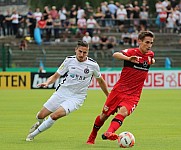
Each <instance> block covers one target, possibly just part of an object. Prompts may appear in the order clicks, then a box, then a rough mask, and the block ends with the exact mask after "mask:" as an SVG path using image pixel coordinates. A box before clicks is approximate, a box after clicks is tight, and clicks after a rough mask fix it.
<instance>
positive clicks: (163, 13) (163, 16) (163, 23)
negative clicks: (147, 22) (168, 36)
mask: <svg viewBox="0 0 181 150" xmlns="http://www.w3.org/2000/svg"><path fill="white" fill-rule="evenodd" d="M159 18H160V33H163V32H165V29H166V21H167V12H166V8H164V7H162V11H161V12H160V13H159Z"/></svg>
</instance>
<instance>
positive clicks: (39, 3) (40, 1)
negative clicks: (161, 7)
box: [29, 0, 157, 13]
mask: <svg viewBox="0 0 181 150" xmlns="http://www.w3.org/2000/svg"><path fill="white" fill-rule="evenodd" d="M104 1H107V2H109V1H110V0H30V2H29V4H30V6H31V7H32V8H36V7H40V8H41V9H43V7H44V6H49V7H51V6H53V5H55V6H57V8H61V7H62V6H65V7H66V8H68V9H70V8H71V6H72V5H77V6H81V7H85V2H89V3H90V5H91V6H92V7H93V8H94V9H96V7H98V6H100V4H101V2H104ZM129 1H130V0H115V2H120V3H121V4H126V3H127V2H129ZM132 1H133V0H132ZM156 1H157V0H152V1H148V4H149V6H150V11H151V13H154V12H155V3H156ZM138 2H139V4H140V5H141V3H142V0H138Z"/></svg>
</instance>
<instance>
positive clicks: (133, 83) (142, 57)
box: [87, 31, 155, 144]
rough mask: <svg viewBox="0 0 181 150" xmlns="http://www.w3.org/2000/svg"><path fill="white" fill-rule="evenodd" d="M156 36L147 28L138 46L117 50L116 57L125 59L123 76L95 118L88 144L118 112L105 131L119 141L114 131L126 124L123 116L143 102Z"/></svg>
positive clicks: (105, 136)
mask: <svg viewBox="0 0 181 150" xmlns="http://www.w3.org/2000/svg"><path fill="white" fill-rule="evenodd" d="M153 41H154V35H153V33H152V32H149V31H144V32H141V33H140V34H139V47H138V48H129V49H125V50H122V51H121V52H115V53H114V54H113V57H114V58H116V59H118V60H123V61H124V67H123V69H122V72H121V75H120V79H119V80H118V81H117V83H116V84H115V85H114V87H113V89H112V91H111V92H110V94H109V96H108V98H107V100H106V102H105V104H104V107H103V109H102V112H101V114H100V115H98V116H97V117H96V119H95V121H94V125H93V128H92V131H91V133H90V136H89V138H88V140H87V144H95V139H96V136H97V133H98V131H99V129H100V128H101V127H102V126H103V124H104V122H105V121H106V120H107V119H108V118H109V117H110V115H113V114H115V113H116V115H115V116H114V118H113V119H112V121H111V123H110V125H109V127H108V129H107V131H106V132H105V133H104V134H102V139H103V140H116V139H118V135H117V134H116V133H115V132H116V131H117V130H118V129H119V128H120V127H121V125H122V124H123V122H124V119H125V118H127V117H128V116H129V115H131V114H132V113H133V111H134V110H135V108H136V106H137V105H138V103H139V101H140V96H141V92H142V89H143V85H144V81H145V80H146V78H147V76H148V71H149V68H150V66H151V65H152V64H154V63H155V59H154V52H153V51H151V47H152V45H153Z"/></svg>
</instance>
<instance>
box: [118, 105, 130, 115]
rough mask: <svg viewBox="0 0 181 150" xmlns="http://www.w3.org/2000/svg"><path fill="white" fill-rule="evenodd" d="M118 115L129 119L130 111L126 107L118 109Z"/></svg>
mask: <svg viewBox="0 0 181 150" xmlns="http://www.w3.org/2000/svg"><path fill="white" fill-rule="evenodd" d="M118 114H121V115H122V116H124V117H127V116H128V115H129V113H128V110H127V108H126V107H125V106H122V107H120V108H118Z"/></svg>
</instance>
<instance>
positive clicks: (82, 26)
mask: <svg viewBox="0 0 181 150" xmlns="http://www.w3.org/2000/svg"><path fill="white" fill-rule="evenodd" d="M77 27H78V31H77V32H78V34H80V36H82V35H84V34H85V33H86V29H87V21H86V19H85V17H84V15H83V16H82V17H81V18H80V19H78V21H77Z"/></svg>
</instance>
